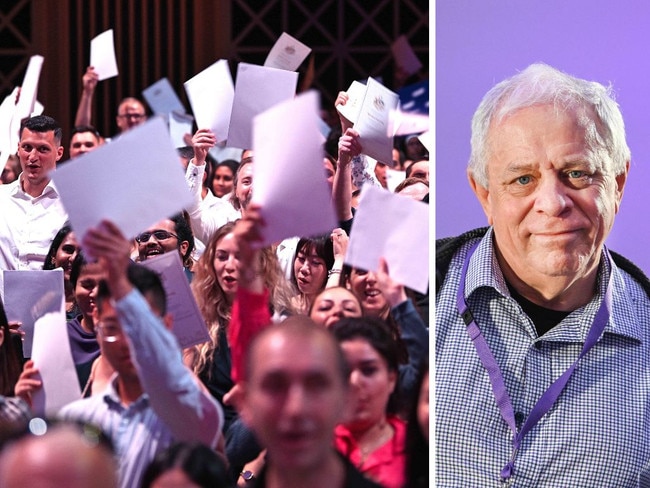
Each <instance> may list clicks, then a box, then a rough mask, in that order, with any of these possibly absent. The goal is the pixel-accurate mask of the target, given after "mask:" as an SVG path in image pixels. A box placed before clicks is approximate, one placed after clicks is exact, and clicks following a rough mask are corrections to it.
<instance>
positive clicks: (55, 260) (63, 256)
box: [43, 224, 81, 280]
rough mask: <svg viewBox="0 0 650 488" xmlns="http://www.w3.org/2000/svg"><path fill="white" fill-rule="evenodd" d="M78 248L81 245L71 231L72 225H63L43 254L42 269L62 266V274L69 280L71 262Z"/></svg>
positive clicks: (79, 248)
mask: <svg viewBox="0 0 650 488" xmlns="http://www.w3.org/2000/svg"><path fill="white" fill-rule="evenodd" d="M80 250H81V247H80V246H79V243H78V242H77V239H76V237H75V234H74V232H73V231H72V227H71V226H70V225H69V224H66V225H64V226H63V227H62V228H61V229H60V230H59V232H57V233H56V235H55V236H54V239H52V244H50V249H49V251H48V252H47V255H46V256H45V262H44V263H43V269H46V270H47V269H56V268H62V269H63V276H64V277H65V279H66V280H70V271H71V270H72V262H73V261H74V259H75V257H77V255H78V254H79V251H80Z"/></svg>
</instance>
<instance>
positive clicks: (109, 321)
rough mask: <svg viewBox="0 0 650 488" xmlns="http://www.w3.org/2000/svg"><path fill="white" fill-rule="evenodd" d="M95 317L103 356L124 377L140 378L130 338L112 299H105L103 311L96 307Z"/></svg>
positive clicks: (102, 305) (102, 306)
mask: <svg viewBox="0 0 650 488" xmlns="http://www.w3.org/2000/svg"><path fill="white" fill-rule="evenodd" d="M93 318H94V322H95V327H96V329H97V342H99V349H100V351H101V353H102V356H104V358H106V360H107V361H108V364H110V365H111V367H112V368H113V369H114V370H115V371H116V372H117V373H118V374H119V375H120V376H122V377H123V378H124V379H132V380H136V379H138V373H137V371H136V369H135V365H134V364H133V361H132V359H131V351H130V350H129V340H128V338H127V336H126V334H124V331H123V330H122V324H121V323H120V320H119V319H118V317H117V312H116V310H115V308H113V305H112V304H111V301H110V300H103V301H102V303H101V311H100V310H99V309H97V308H96V309H95V311H94V312H93Z"/></svg>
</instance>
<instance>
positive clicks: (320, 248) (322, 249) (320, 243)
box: [291, 234, 334, 289]
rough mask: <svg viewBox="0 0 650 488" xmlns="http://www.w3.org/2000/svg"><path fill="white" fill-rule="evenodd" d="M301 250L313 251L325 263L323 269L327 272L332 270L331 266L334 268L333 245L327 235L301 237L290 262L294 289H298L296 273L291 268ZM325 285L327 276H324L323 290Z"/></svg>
mask: <svg viewBox="0 0 650 488" xmlns="http://www.w3.org/2000/svg"><path fill="white" fill-rule="evenodd" d="M303 249H304V250H306V251H311V250H312V249H313V250H314V251H315V252H316V255H317V256H318V257H319V258H321V259H322V260H323V261H325V268H326V269H327V271H329V270H330V269H332V266H334V245H333V244H332V239H331V238H330V235H329V234H323V235H319V236H312V237H301V238H300V240H299V241H298V244H297V245H296V254H295V256H294V257H293V260H292V261H291V283H293V286H294V287H296V289H298V283H297V281H296V273H295V271H294V269H295V267H294V266H293V263H294V261H295V260H296V258H297V257H298V253H299V252H300V251H303ZM303 252H305V251H303ZM326 284H327V275H326V276H325V283H324V284H323V286H322V288H325V285H326Z"/></svg>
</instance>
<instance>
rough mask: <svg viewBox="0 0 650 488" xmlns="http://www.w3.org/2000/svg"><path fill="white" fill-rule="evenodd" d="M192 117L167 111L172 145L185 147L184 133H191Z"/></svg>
mask: <svg viewBox="0 0 650 488" xmlns="http://www.w3.org/2000/svg"><path fill="white" fill-rule="evenodd" d="M193 123H194V117H192V116H191V115H189V114H185V113H180V112H170V113H169V136H170V138H171V140H172V145H173V146H174V147H185V146H187V144H186V143H185V139H184V138H185V135H186V134H189V135H190V136H191V135H192V124H193Z"/></svg>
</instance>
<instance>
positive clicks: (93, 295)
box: [90, 283, 99, 299]
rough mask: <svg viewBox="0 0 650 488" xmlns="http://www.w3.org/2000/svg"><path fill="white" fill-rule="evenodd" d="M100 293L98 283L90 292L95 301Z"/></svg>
mask: <svg viewBox="0 0 650 488" xmlns="http://www.w3.org/2000/svg"><path fill="white" fill-rule="evenodd" d="M98 291H99V283H97V284H96V285H95V286H93V289H92V290H90V298H92V299H95V298H97V292H98Z"/></svg>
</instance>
